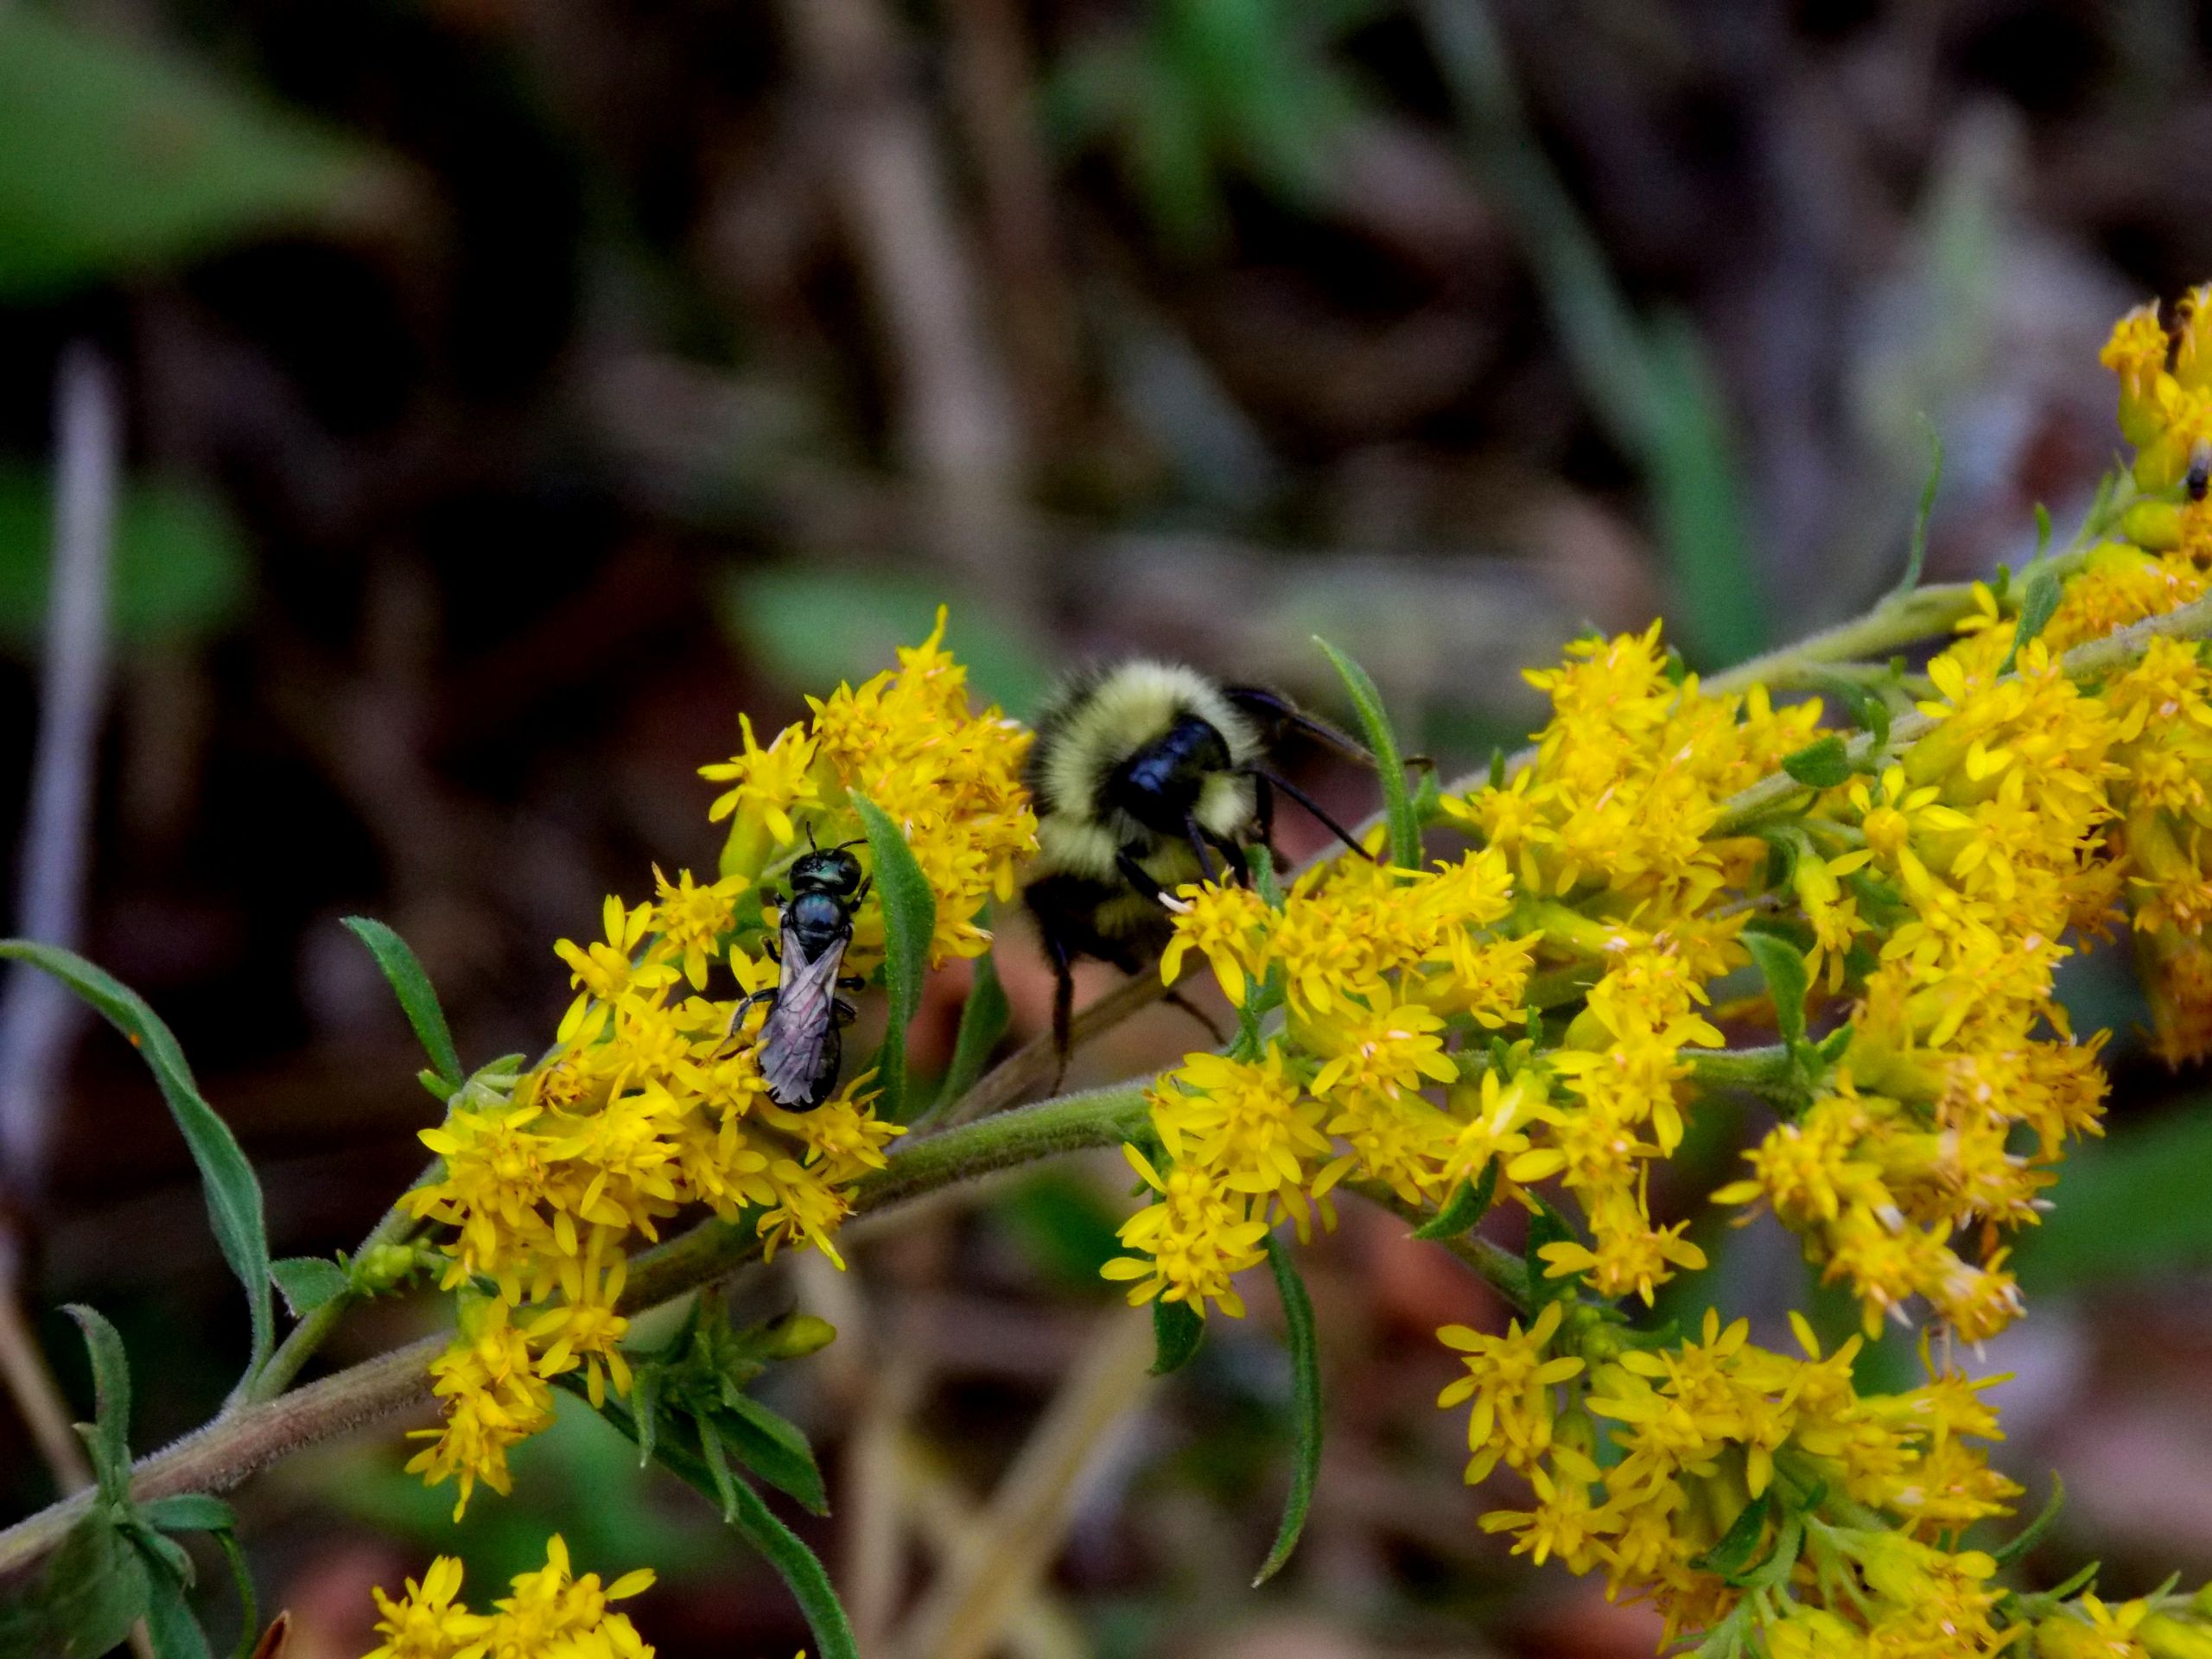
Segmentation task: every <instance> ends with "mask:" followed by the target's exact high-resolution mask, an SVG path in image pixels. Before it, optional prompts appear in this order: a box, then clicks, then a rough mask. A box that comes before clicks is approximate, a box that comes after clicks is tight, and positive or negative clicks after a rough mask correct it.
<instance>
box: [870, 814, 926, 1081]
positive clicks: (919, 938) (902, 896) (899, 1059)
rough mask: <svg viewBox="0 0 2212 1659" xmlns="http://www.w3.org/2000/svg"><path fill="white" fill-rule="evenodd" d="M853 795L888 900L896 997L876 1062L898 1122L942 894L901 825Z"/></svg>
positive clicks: (889, 980) (887, 972)
mask: <svg viewBox="0 0 2212 1659" xmlns="http://www.w3.org/2000/svg"><path fill="white" fill-rule="evenodd" d="M852 800H853V810H855V811H856V812H858V813H859V814H860V815H861V829H865V830H866V831H867V832H868V851H869V853H870V855H872V858H873V868H872V870H871V874H873V875H874V877H875V890H876V893H877V895H878V896H879V897H880V899H882V901H883V937H884V966H883V977H884V984H885V986H886V988H887V989H888V990H889V992H890V1001H891V1018H890V1021H889V1023H888V1024H887V1026H886V1027H885V1028H884V1033H883V1052H881V1053H880V1054H879V1055H878V1056H877V1057H876V1062H875V1065H876V1083H877V1086H878V1087H879V1088H880V1089H881V1090H882V1091H883V1094H882V1098H881V1100H880V1102H879V1103H877V1106H876V1110H877V1112H878V1114H879V1115H880V1116H884V1117H887V1118H889V1119H890V1120H892V1121H893V1122H899V1120H900V1119H901V1118H902V1117H903V1116H904V1108H905V1101H906V1027H907V1025H908V1024H909V1022H911V1021H912V1019H913V1017H914V1014H915V1013H916V1012H917V1011H918V1009H919V1008H920V1007H921V1006H922V975H923V973H924V971H925V969H927V968H928V966H929V959H930V938H931V935H932V934H934V933H935V932H936V931H937V895H936V894H935V893H932V892H931V890H930V883H929V878H928V877H927V876H925V875H924V874H922V867H921V866H920V865H919V864H918V863H917V862H915V860H914V852H913V849H912V848H911V847H909V846H907V845H906V836H905V835H904V834H902V833H901V832H900V830H899V826H898V825H897V824H895V823H893V822H892V821H891V819H890V818H889V817H888V816H887V815H886V814H885V812H884V810H883V809H882V808H881V807H880V806H878V805H876V804H875V803H874V801H871V800H869V799H868V798H867V797H866V796H865V795H855V796H854V797H853V798H852Z"/></svg>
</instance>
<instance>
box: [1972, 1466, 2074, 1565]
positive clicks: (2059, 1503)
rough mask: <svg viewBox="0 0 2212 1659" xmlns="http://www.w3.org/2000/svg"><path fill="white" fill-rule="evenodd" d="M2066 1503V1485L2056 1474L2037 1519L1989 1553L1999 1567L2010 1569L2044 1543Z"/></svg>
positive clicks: (2051, 1480)
mask: <svg viewBox="0 0 2212 1659" xmlns="http://www.w3.org/2000/svg"><path fill="white" fill-rule="evenodd" d="M2065 1503H2066V1483H2065V1482H2064V1481H2063V1480H2061V1479H2060V1478H2058V1477H2057V1475H2056V1474H2055V1473H2054V1474H2053V1475H2052V1476H2051V1478H2050V1498H2049V1499H2048V1500H2046V1501H2045V1503H2044V1506H2043V1508H2042V1510H2040V1511H2038V1512H2037V1516H2036V1518H2035V1519H2034V1520H2032V1521H2031V1522H2028V1524H2027V1525H2026V1526H2024V1527H2022V1528H2021V1529H2019V1531H2018V1532H2017V1533H2015V1534H2014V1535H2012V1537H2010V1538H2008V1539H2006V1540H2005V1541H2004V1542H2003V1543H2001V1544H1999V1545H1998V1546H1997V1548H1994V1549H1993V1550H1991V1551H1990V1552H1989V1554H1990V1556H1991V1558H1992V1559H1993V1560H1995V1561H1996V1563H1997V1565H1998V1566H1999V1567H2009V1566H2010V1565H2012V1563H2013V1562H2014V1561H2017V1560H2019V1559H2020V1558H2021V1557H2022V1556H2024V1555H2025V1554H2027V1553H2028V1552H2029V1551H2030V1550H2031V1549H2033V1548H2035V1547H2036V1546H2037V1544H2039V1543H2041V1542H2042V1541H2044V1536H2045V1535H2046V1534H2048V1533H2049V1532H2050V1529H2051V1528H2053V1527H2054V1526H2056V1525H2057V1524H2058V1511H2059V1510H2061V1509H2062V1508H2063V1507H2064V1505H2065Z"/></svg>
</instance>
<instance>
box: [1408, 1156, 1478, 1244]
mask: <svg viewBox="0 0 2212 1659" xmlns="http://www.w3.org/2000/svg"><path fill="white" fill-rule="evenodd" d="M1496 1196H1497V1159H1495V1158H1493V1159H1491V1160H1490V1161H1489V1162H1488V1163H1486V1164H1484V1166H1483V1173H1481V1174H1480V1175H1479V1176H1478V1177H1477V1178H1476V1179H1473V1180H1471V1181H1462V1182H1460V1183H1459V1190H1458V1191H1456V1192H1453V1193H1452V1196H1451V1197H1450V1198H1447V1199H1446V1200H1445V1204H1444V1207H1443V1208H1442V1209H1441V1210H1440V1211H1437V1212H1436V1213H1435V1214H1434V1215H1433V1216H1431V1217H1429V1218H1428V1219H1427V1221H1425V1222H1423V1223H1421V1225H1420V1226H1418V1227H1416V1228H1414V1237H1415V1238H1426V1239H1439V1238H1457V1237H1459V1235H1460V1234H1462V1233H1464V1232H1465V1231H1466V1230H1467V1229H1469V1228H1470V1227H1471V1226H1473V1225H1474V1224H1476V1223H1477V1222H1478V1221H1480V1220H1481V1219H1482V1218H1483V1217H1484V1216H1486V1215H1488V1214H1489V1213H1490V1201H1491V1199H1492V1198H1495V1197H1496Z"/></svg>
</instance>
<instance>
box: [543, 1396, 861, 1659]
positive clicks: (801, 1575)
mask: <svg viewBox="0 0 2212 1659" xmlns="http://www.w3.org/2000/svg"><path fill="white" fill-rule="evenodd" d="M571 1375H573V1373H572V1374H571ZM563 1386H564V1387H567V1388H569V1391H570V1392H571V1393H575V1394H577V1395H579V1396H580V1397H581V1395H582V1385H581V1384H580V1383H569V1381H568V1380H567V1379H565V1378H564V1379H563ZM600 1414H601V1416H602V1417H604V1418H606V1419H607V1421H608V1422H610V1423H612V1424H613V1425H614V1427H616V1428H617V1429H619V1430H620V1431H621V1433H624V1434H626V1435H628V1436H629V1437H630V1438H631V1439H632V1440H636V1439H637V1438H638V1424H637V1419H636V1418H635V1417H634V1416H632V1414H631V1412H630V1408H628V1407H627V1406H626V1405H624V1404H623V1403H622V1402H621V1401H620V1400H619V1399H616V1398H613V1397H612V1396H609V1398H608V1399H607V1403H606V1404H605V1405H604V1406H602V1407H601V1408H600ZM664 1427H665V1428H666V1430H667V1432H666V1433H663V1434H662V1435H661V1436H660V1437H659V1443H658V1446H657V1448H656V1451H655V1455H656V1456H657V1457H658V1459H659V1460H660V1462H661V1465H662V1466H663V1467H664V1468H665V1469H667V1470H668V1471H670V1472H671V1473H672V1474H674V1475H675V1476H676V1477H677V1478H678V1479H679V1480H681V1481H683V1483H684V1484H686V1485H688V1486H690V1488H691V1489H692V1490H693V1491H696V1492H699V1493H701V1494H702V1495H703V1496H705V1497H709V1498H710V1499H712V1500H713V1501H714V1502H715V1504H716V1505H717V1506H718V1507H722V1508H723V1510H724V1513H725V1514H726V1515H727V1516H728V1518H729V1524H730V1525H732V1526H734V1527H735V1528H736V1529H737V1532H738V1535H739V1536H740V1537H741V1538H743V1539H744V1540H745V1541H746V1542H747V1543H748V1544H750V1545H751V1546H752V1547H753V1548H754V1549H755V1550H757V1551H759V1552H760V1554H761V1555H762V1556H763V1557H765V1558H766V1560H767V1562H768V1564H769V1565H770V1566H771V1567H774V1568H775V1569H776V1571H777V1573H778V1574H779V1575H780V1576H781V1577H782V1579H783V1580H784V1583H785V1585H786V1586H789V1587H790V1590H791V1594H792V1596H793V1598H794V1599H796V1600H797V1601H798V1605H799V1609H800V1611H803V1612H804V1614H805V1615H806V1622H807V1624H809V1626H810V1627H811V1628H812V1630H813V1631H814V1645H815V1651H816V1654H817V1659H860V1649H859V1647H858V1645H857V1644H856V1643H855V1641H854V1639H853V1627H852V1622H851V1621H850V1620H849V1619H848V1618H846V1617H845V1610H844V1608H843V1607H842V1605H840V1604H839V1602H838V1600H837V1592H836V1590H835V1589H834V1588H832V1587H831V1586H830V1583H829V1573H826V1572H824V1571H823V1567H822V1563H821V1561H820V1560H817V1558H816V1556H815V1554H814V1552H813V1551H812V1550H810V1549H809V1548H807V1547H806V1545H805V1544H804V1542H802V1541H800V1539H799V1538H798V1535H796V1534H794V1533H793V1532H792V1531H791V1529H789V1528H788V1527H786V1526H785V1525H784V1523H783V1522H780V1521H779V1520H778V1519H776V1516H775V1515H774V1513H773V1512H772V1510H770V1509H769V1508H768V1505H767V1503H766V1502H765V1501H764V1500H763V1499H762V1498H761V1497H760V1494H759V1493H758V1492H756V1491H753V1488H752V1487H751V1486H749V1485H747V1484H746V1483H745V1482H744V1481H742V1480H739V1479H737V1478H734V1476H732V1475H730V1473H729V1469H728V1462H727V1460H726V1459H725V1460H723V1462H722V1466H721V1472H720V1476H719V1477H718V1476H717V1474H716V1471H715V1469H714V1468H713V1467H712V1466H711V1465H709V1462H708V1460H707V1456H706V1454H705V1452H704V1451H703V1449H702V1446H701V1444H700V1438H699V1436H698V1434H697V1433H696V1432H694V1431H695V1430H696V1427H697V1424H696V1421H695V1420H693V1419H691V1418H688V1417H683V1416H680V1415H676V1414H671V1417H670V1420H669V1421H668V1422H667V1423H666V1424H665V1425H664ZM724 1480H727V1481H728V1490H727V1492H726V1493H725V1491H724V1490H723V1486H722V1482H723V1481H724Z"/></svg>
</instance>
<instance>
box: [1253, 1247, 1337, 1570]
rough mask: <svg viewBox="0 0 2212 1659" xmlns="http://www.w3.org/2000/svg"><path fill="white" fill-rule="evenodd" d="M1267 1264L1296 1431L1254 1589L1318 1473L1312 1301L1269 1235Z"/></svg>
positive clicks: (1290, 1533)
mask: <svg viewBox="0 0 2212 1659" xmlns="http://www.w3.org/2000/svg"><path fill="white" fill-rule="evenodd" d="M1267 1244H1268V1267H1269V1268H1272V1269H1273V1270H1274V1275H1275V1289H1276V1290H1277V1291H1278V1292H1279V1293H1281V1297H1282V1319H1283V1334H1284V1336H1285V1338H1287V1340H1288V1342H1289V1344H1290V1379H1291V1390H1290V1400H1291V1411H1292V1414H1293V1417H1294V1423H1295V1427H1296V1429H1297V1433H1298V1443H1297V1452H1296V1455H1295V1458H1294V1460H1293V1462H1292V1464H1291V1468H1290V1496H1289V1497H1288V1498H1287V1500H1286V1501H1285V1502H1284V1503H1283V1509H1282V1523H1281V1526H1279V1527H1277V1528H1276V1529H1275V1545H1274V1548H1273V1549H1271V1550H1269V1551H1268V1559H1267V1560H1265V1561H1263V1562H1262V1563H1261V1564H1260V1571H1259V1573H1258V1575H1257V1576H1256V1577H1255V1578H1254V1579H1253V1580H1252V1585H1253V1587H1254V1588H1255V1589H1257V1588H1258V1587H1259V1586H1261V1585H1263V1584H1265V1583H1266V1582H1267V1581H1268V1580H1269V1579H1272V1578H1273V1577H1274V1575H1275V1574H1276V1573H1280V1572H1281V1571H1282V1567H1283V1564H1284V1563H1285V1562H1286V1561H1287V1560H1290V1554H1291V1552H1292V1551H1293V1550H1294V1549H1296V1548H1298V1535H1299V1534H1300V1533H1301V1532H1303V1531H1305V1530H1306V1511H1307V1510H1311V1509H1312V1508H1313V1484H1314V1482H1315V1481H1316V1480H1318V1479H1319V1478H1320V1473H1321V1356H1320V1349H1319V1343H1318V1342H1317V1341H1316V1339H1315V1337H1314V1332H1313V1299H1312V1298H1310V1297H1309V1296H1307V1295H1306V1281H1304V1280H1303V1279H1301V1278H1300V1277H1299V1276H1298V1267H1297V1264H1296V1263H1295V1262H1293V1261H1292V1260H1291V1259H1290V1250H1289V1248H1288V1247H1287V1245H1285V1244H1284V1243H1283V1242H1282V1241H1281V1239H1280V1238H1277V1237H1276V1236H1274V1234H1273V1233H1269V1234H1268V1236H1267Z"/></svg>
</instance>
